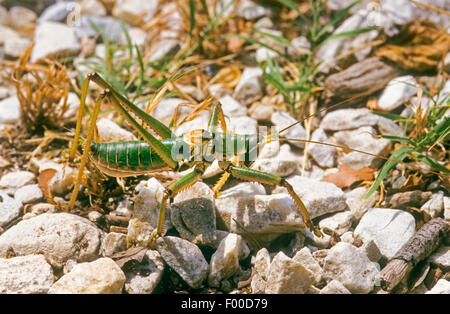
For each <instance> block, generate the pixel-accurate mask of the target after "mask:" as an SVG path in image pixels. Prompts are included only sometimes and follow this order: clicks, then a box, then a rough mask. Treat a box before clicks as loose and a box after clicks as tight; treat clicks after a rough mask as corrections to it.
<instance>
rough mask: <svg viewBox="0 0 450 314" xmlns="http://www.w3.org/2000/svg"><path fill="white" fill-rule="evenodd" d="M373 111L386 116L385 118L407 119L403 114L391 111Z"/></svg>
mask: <svg viewBox="0 0 450 314" xmlns="http://www.w3.org/2000/svg"><path fill="white" fill-rule="evenodd" d="M372 113H374V114H376V115H377V116H381V117H384V118H387V119H389V120H393V121H396V120H405V119H406V118H405V117H402V116H401V115H398V114H393V113H390V112H383V111H376V110H372Z"/></svg>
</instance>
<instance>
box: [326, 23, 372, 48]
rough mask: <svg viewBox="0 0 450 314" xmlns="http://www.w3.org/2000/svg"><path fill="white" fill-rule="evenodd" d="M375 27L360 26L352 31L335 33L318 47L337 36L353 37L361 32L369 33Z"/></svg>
mask: <svg viewBox="0 0 450 314" xmlns="http://www.w3.org/2000/svg"><path fill="white" fill-rule="evenodd" d="M374 29H375V28H374V27H365V28H359V29H355V30H352V31H348V32H341V33H337V34H333V35H330V36H328V37H327V38H326V39H325V40H324V41H322V42H321V43H320V44H319V45H318V46H317V47H320V46H322V45H323V44H325V43H326V42H328V41H330V40H333V39H336V38H340V37H353V36H357V35H359V34H363V33H367V32H370V31H372V30H374Z"/></svg>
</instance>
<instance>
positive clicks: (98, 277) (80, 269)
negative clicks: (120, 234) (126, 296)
mask: <svg viewBox="0 0 450 314" xmlns="http://www.w3.org/2000/svg"><path fill="white" fill-rule="evenodd" d="M125 280H126V278H125V274H124V273H123V271H122V270H121V269H120V267H119V266H118V265H117V264H116V262H114V261H113V260H112V259H110V258H107V257H102V258H99V259H97V260H95V261H93V262H90V263H80V264H77V265H75V266H74V267H73V269H72V270H71V271H70V272H69V273H68V274H66V275H64V276H62V277H61V278H60V279H59V280H58V281H57V282H55V283H54V284H53V286H52V287H51V288H50V290H49V291H48V293H49V294H118V293H122V288H123V285H124V283H125Z"/></svg>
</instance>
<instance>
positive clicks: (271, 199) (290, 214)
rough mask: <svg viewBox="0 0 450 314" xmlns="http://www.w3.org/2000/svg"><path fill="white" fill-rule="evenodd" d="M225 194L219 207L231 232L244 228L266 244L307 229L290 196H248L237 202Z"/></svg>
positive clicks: (217, 203) (220, 200) (218, 201)
mask: <svg viewBox="0 0 450 314" xmlns="http://www.w3.org/2000/svg"><path fill="white" fill-rule="evenodd" d="M224 192H226V191H224ZM225 195H226V194H225V193H223V194H222V196H221V197H219V198H218V199H217V200H216V206H217V209H218V211H219V214H220V215H221V217H222V220H223V221H224V222H225V223H226V224H227V226H229V230H230V232H235V233H237V232H239V231H240V230H242V229H241V228H244V229H245V230H246V231H247V232H249V233H252V235H253V236H254V237H255V238H256V239H257V240H258V241H261V242H264V243H266V242H270V241H272V240H274V239H275V238H277V237H278V236H280V234H285V233H290V232H295V231H304V230H305V225H304V222H303V218H302V217H301V215H300V213H299V211H298V209H297V207H296V205H295V203H294V201H293V200H292V199H291V198H290V197H289V195H287V194H273V195H252V196H251V195H249V196H247V197H246V196H242V197H240V198H238V199H236V200H235V199H233V198H234V197H233V196H231V197H227V196H225ZM224 196H225V197H224Z"/></svg>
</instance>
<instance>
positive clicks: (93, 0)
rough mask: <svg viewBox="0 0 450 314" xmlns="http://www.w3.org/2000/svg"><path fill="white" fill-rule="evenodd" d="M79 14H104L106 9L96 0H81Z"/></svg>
mask: <svg viewBox="0 0 450 314" xmlns="http://www.w3.org/2000/svg"><path fill="white" fill-rule="evenodd" d="M80 6H81V14H84V15H92V16H105V15H106V9H105V7H104V6H103V4H102V3H101V1H98V0H83V1H81V4H80Z"/></svg>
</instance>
